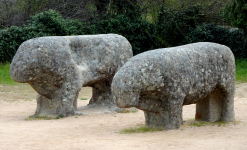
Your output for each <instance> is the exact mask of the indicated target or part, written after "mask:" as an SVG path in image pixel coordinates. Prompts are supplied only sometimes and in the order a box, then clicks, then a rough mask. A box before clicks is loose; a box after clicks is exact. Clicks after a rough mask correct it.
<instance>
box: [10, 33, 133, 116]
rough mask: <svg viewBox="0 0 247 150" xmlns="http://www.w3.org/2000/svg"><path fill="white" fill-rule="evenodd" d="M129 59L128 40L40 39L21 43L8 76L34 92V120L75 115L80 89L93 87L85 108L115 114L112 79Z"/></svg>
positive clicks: (113, 36) (117, 37) (95, 37)
mask: <svg viewBox="0 0 247 150" xmlns="http://www.w3.org/2000/svg"><path fill="white" fill-rule="evenodd" d="M132 56H133V53H132V48H131V45H130V43H129V42H128V40H127V39H126V38H124V37H122V36H120V35H116V34H102V35H82V36H50V37H40V38H35V39H31V40H28V41H25V42H24V43H22V44H21V46H20V47H19V49H18V51H17V53H16V55H15V56H14V58H13V60H12V63H11V67H10V75H11V77H12V79H13V80H14V81H17V82H22V83H29V84H30V85H31V86H32V87H33V88H34V89H35V90H36V91H37V92H38V93H39V94H38V95H37V110H36V113H35V114H36V115H37V116H41V115H46V116H57V115H63V116H69V115H74V114H75V111H76V110H77V97H78V92H79V91H80V89H81V87H83V86H89V87H92V88H93V96H92V99H91V100H90V104H89V105H97V106H103V107H107V108H109V109H110V110H114V109H116V108H117V107H116V105H115V104H114V101H113V98H112V94H111V86H110V85H111V82H112V78H113V76H114V74H115V73H116V72H117V71H118V70H119V69H120V68H121V67H122V66H123V64H124V63H125V62H127V60H128V59H129V58H131V57H132Z"/></svg>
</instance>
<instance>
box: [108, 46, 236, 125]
mask: <svg viewBox="0 0 247 150" xmlns="http://www.w3.org/2000/svg"><path fill="white" fill-rule="evenodd" d="M111 88H112V92H113V99H114V100H115V103H116V105H117V106H118V107H121V108H127V107H136V108H139V109H141V110H143V111H144V114H145V120H146V126H150V127H163V128H164V129H165V130H168V129H176V128H179V127H180V125H181V124H182V123H183V119H182V106H183V105H189V104H196V115H195V118H196V119H197V120H204V121H210V122H214V121H218V120H221V121H234V120H235V114H234V92H235V61H234V56H233V54H232V52H231V50H230V49H229V48H228V47H226V46H223V45H219V44H215V43H208V42H200V43H194V44H188V45H183V46H178V47H172V48H164V49H156V50H152V51H148V52H144V53H142V54H139V55H136V56H135V57H133V58H131V59H130V60H129V61H128V62H127V63H126V64H125V65H124V66H123V67H122V68H121V69H120V70H119V71H118V72H117V73H116V74H115V76H114V78H113V81H112V87H111Z"/></svg>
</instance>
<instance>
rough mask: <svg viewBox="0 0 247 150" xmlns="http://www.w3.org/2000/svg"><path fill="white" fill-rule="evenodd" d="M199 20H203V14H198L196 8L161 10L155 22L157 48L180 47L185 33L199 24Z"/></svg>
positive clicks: (197, 8) (198, 9) (198, 11)
mask: <svg viewBox="0 0 247 150" xmlns="http://www.w3.org/2000/svg"><path fill="white" fill-rule="evenodd" d="M199 18H203V14H201V13H200V8H199V7H197V6H192V7H189V8H188V9H185V10H182V11H178V10H165V9H163V8H162V9H161V11H160V13H159V15H158V19H157V21H156V22H155V29H156V31H155V32H156V34H155V35H156V38H157V39H158V42H159V47H172V46H177V45H181V43H182V41H183V40H184V39H185V38H186V36H187V33H188V32H190V30H191V29H193V28H195V26H196V25H197V24H198V23H199V22H200V21H199Z"/></svg>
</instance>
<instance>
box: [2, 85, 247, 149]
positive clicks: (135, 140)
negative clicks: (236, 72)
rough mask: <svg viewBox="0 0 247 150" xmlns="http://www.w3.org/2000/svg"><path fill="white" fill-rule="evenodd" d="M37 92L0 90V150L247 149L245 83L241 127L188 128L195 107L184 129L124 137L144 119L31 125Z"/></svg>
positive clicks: (187, 109)
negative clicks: (126, 132)
mask: <svg viewBox="0 0 247 150" xmlns="http://www.w3.org/2000/svg"><path fill="white" fill-rule="evenodd" d="M90 97H91V89H90V88H83V89H82V91H81V92H80V95H79V98H80V99H81V98H84V99H85V98H87V100H78V106H79V107H80V106H85V105H87V104H88V100H89V98H90ZM35 98H36V92H35V91H34V90H33V89H32V88H31V87H30V86H29V85H27V84H18V85H16V86H8V85H0V150H17V149H18V150H56V149H59V150H68V149H73V150H76V149H78V150H84V149H85V150H132V149H133V150H137V149H141V150H149V149H150V150H156V149H157V150H164V149H169V150H170V149H179V150H185V149H186V150H198V149H203V150H205V149H210V150H247V83H242V84H237V88H236V94H235V115H236V120H237V123H228V124H226V125H225V126H220V127H219V126H217V125H216V126H212V125H206V126H201V127H197V126H190V125H189V124H191V123H193V122H196V121H194V120H193V118H194V114H195V105H189V106H184V108H183V109H184V110H183V118H184V120H185V121H186V122H185V125H183V126H182V127H181V129H180V130H172V131H158V132H153V133H138V134H120V133H119V131H121V130H122V129H125V128H129V127H138V126H142V125H144V121H145V119H144V114H143V112H142V111H141V110H138V112H137V113H116V114H94V115H88V116H72V117H67V118H62V119H55V120H28V119H27V118H28V117H29V116H31V115H33V114H34V112H35V109H36V101H35Z"/></svg>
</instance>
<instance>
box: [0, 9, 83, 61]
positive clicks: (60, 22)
mask: <svg viewBox="0 0 247 150" xmlns="http://www.w3.org/2000/svg"><path fill="white" fill-rule="evenodd" d="M72 34H84V33H83V32H82V23H81V22H79V21H77V20H65V19H63V18H62V17H61V15H60V14H59V13H57V12H55V11H54V10H50V11H47V12H42V13H40V14H38V15H35V16H34V17H32V18H31V20H29V21H28V22H27V24H26V25H24V26H23V27H16V26H11V27H10V28H7V29H3V30H0V39H1V40H0V62H7V61H8V62H11V60H12V58H13V56H14V55H15V53H16V50H17V49H18V47H19V45H20V44H21V43H22V42H24V41H26V40H28V39H31V38H36V37H42V36H55V35H58V36H62V35H72Z"/></svg>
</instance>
